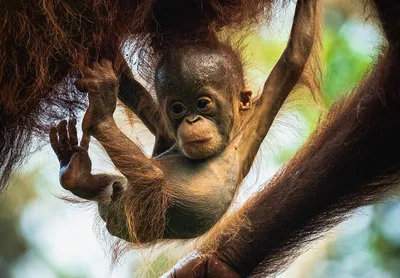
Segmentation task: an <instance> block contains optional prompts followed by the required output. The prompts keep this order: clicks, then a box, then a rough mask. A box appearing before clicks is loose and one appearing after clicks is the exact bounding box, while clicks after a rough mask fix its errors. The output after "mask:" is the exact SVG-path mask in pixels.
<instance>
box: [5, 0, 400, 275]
mask: <svg viewBox="0 0 400 278" xmlns="http://www.w3.org/2000/svg"><path fill="white" fill-rule="evenodd" d="M352 2H353V1H347V0H325V1H324V4H325V32H324V55H323V56H324V57H323V58H324V66H325V73H324V83H323V93H324V96H323V105H322V107H316V106H315V104H313V103H312V102H311V101H310V94H309V93H308V92H299V93H297V94H296V97H292V101H290V102H289V103H288V104H287V105H285V109H284V110H283V111H282V113H280V115H279V118H278V119H277V120H276V122H275V123H274V126H273V129H272V130H271V132H270V134H269V135H268V137H267V138H266V140H265V142H264V144H263V146H262V150H261V152H260V154H259V156H258V158H257V161H256V163H255V166H254V169H253V170H252V172H251V173H250V174H249V176H248V177H247V178H246V181H245V183H244V185H243V186H242V188H241V190H240V194H239V197H238V200H237V201H236V203H235V204H234V206H233V209H234V208H235V207H237V206H239V205H240V204H241V203H243V202H244V201H245V200H246V199H247V198H248V197H249V196H251V194H253V193H254V192H255V191H257V190H259V189H260V188H261V187H262V184H265V182H266V181H268V179H269V178H270V177H271V176H272V175H273V174H274V173H275V172H276V171H277V170H279V168H280V167H281V166H282V165H283V164H284V163H285V161H287V160H288V159H290V157H292V156H293V154H294V153H295V152H296V150H297V148H298V147H299V146H300V145H301V144H302V143H303V142H304V140H306V138H307V136H308V135H309V133H310V132H311V131H312V130H313V128H314V126H315V124H316V121H317V119H318V114H319V113H323V112H324V111H326V110H327V109H328V108H329V107H330V106H331V105H332V103H333V102H335V101H336V100H337V99H338V98H340V97H345V96H346V94H348V93H349V92H350V91H351V89H352V88H353V87H355V86H356V85H357V82H358V81H359V80H360V79H361V78H362V76H363V75H364V74H365V72H367V71H368V68H369V67H370V66H371V64H372V63H373V61H374V58H375V56H376V54H377V53H378V48H379V44H380V42H381V40H382V38H381V37H380V35H379V32H378V29H377V27H376V26H375V25H374V24H373V23H372V22H368V21H367V22H366V21H364V14H365V11H364V7H363V6H362V5H361V4H358V3H356V4H354V3H352ZM355 2H361V1H355ZM293 11H294V3H293V5H291V9H289V11H285V12H277V13H276V16H275V17H276V20H274V23H273V26H268V27H262V28H260V30H259V32H257V33H256V34H252V35H249V38H248V39H247V40H246V44H247V47H246V53H245V58H246V60H247V76H248V81H249V86H250V87H252V88H253V89H254V90H255V91H260V89H261V88H262V84H263V83H264V81H265V78H266V76H267V75H268V73H269V72H270V70H271V68H272V67H273V65H274V64H275V62H276V61H277V60H278V58H279V56H280V54H281V53H282V51H283V49H284V47H285V44H286V42H287V39H288V34H289V31H290V27H291V21H292V17H293ZM118 122H119V124H120V126H121V128H123V129H124V131H125V132H126V133H127V134H128V135H129V136H130V137H131V138H133V139H134V140H136V141H138V142H140V143H141V145H142V146H143V148H144V149H145V150H147V151H149V150H150V149H151V145H152V142H153V138H152V137H151V135H150V134H149V133H148V132H146V130H145V129H144V128H143V126H141V125H140V124H138V125H136V126H135V128H134V129H132V126H131V125H130V120H129V119H128V118H127V117H126V116H125V114H124V113H119V114H118ZM39 143H40V142H39ZM90 155H91V158H92V160H93V163H94V170H95V171H96V172H104V171H106V172H110V171H115V170H114V169H113V166H112V164H111V163H110V162H109V160H108V158H107V157H106V156H105V155H104V151H102V149H101V148H100V147H99V146H98V144H96V143H95V142H93V143H92V144H91V149H90ZM58 170H59V168H58V162H57V159H56V156H55V155H54V154H53V153H52V150H51V149H50V148H49V147H48V146H46V147H44V148H42V149H41V150H40V151H39V152H36V153H35V154H34V155H33V156H31V158H30V159H29V161H28V163H26V164H25V165H24V167H23V170H22V171H21V172H20V173H19V174H18V175H15V176H14V178H13V181H12V182H11V185H10V188H9V190H8V191H7V192H6V194H5V195H2V196H0V278H22V277H24V278H31V277H41V278H53V277H63V278H69V277H71V278H75V277H81V278H83V277H89V278H91V277H95V278H97V277H98V278H102V277H158V275H160V274H161V273H163V272H164V271H165V270H166V269H168V267H169V265H171V264H173V263H174V261H175V260H176V259H178V258H179V257H181V256H182V255H183V254H184V252H186V250H188V248H189V247H190V242H189V243H177V244H173V245H171V244H170V245H168V246H156V247H155V248H154V249H153V250H148V251H135V250H133V251H130V252H128V253H126V254H125V255H124V256H122V257H121V258H120V260H119V261H118V262H117V263H114V264H111V261H112V251H110V250H111V249H110V248H111V246H112V242H113V239H112V238H111V237H108V236H107V235H105V234H104V233H103V232H101V231H102V224H101V222H99V221H98V219H97V216H96V208H95V207H93V206H90V205H87V204H79V205H74V204H69V203H66V202H64V201H62V200H61V199H60V198H59V197H60V196H65V195H66V192H64V191H62V190H61V188H60V186H59V183H58ZM398 204H400V199H396V198H394V199H392V200H391V201H388V202H387V203H385V204H379V205H375V206H370V207H365V208H362V209H359V210H358V211H356V212H355V213H354V215H353V216H351V217H350V218H349V219H348V220H347V221H346V222H345V223H342V224H341V225H339V227H337V228H336V229H334V230H333V231H331V232H330V233H329V234H328V235H327V236H326V237H325V238H324V239H322V240H320V241H319V242H316V243H314V244H313V245H312V246H310V248H309V250H307V251H305V252H304V253H303V254H302V255H301V256H300V257H299V258H298V259H297V260H296V262H294V263H293V264H292V265H291V266H290V267H289V268H288V269H287V270H286V271H285V272H283V273H281V274H280V275H279V277H295V278H297V277H310V278H311V277H345V278H347V277H349V278H352V277H365V278H366V277H371V278H372V277H379V278H386V277H387V278H389V277H400V223H399V222H397V221H396V220H398V219H400V206H399V205H398ZM96 223H100V224H96ZM178 247H179V248H178Z"/></svg>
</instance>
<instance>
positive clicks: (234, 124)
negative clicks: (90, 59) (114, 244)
mask: <svg viewBox="0 0 400 278" xmlns="http://www.w3.org/2000/svg"><path fill="white" fill-rule="evenodd" d="M297 5H298V6H297V12H296V15H295V18H294V24H293V28H292V34H291V37H290V40H289V43H288V46H287V48H286V49H285V51H284V53H283V54H282V57H281V59H280V60H279V61H278V63H277V65H276V66H275V67H274V69H273V70H272V72H271V74H270V76H269V77H268V79H267V81H266V82H265V85H264V89H263V91H262V93H261V95H260V97H259V98H258V99H257V100H256V101H254V102H252V101H251V91H249V90H247V89H246V88H245V86H244V81H243V80H244V77H243V73H242V68H241V63H240V60H239V59H240V58H239V57H238V56H237V55H235V52H234V51H233V50H232V49H231V48H230V47H229V46H228V45H224V44H222V43H219V44H213V45H210V44H201V43H197V44H192V45H185V46H182V47H177V48H174V49H172V50H171V51H169V52H166V53H164V56H163V59H162V60H161V62H160V64H159V66H158V67H157V70H156V78H155V85H156V93H157V98H158V100H159V103H160V106H157V105H155V103H154V101H153V100H152V99H151V97H149V96H148V93H146V92H145V90H144V88H143V87H142V86H140V85H139V84H138V83H137V82H136V81H135V80H134V79H133V78H132V76H131V74H129V72H123V73H122V76H121V77H120V81H121V84H125V85H124V86H126V84H131V86H130V87H132V88H136V89H137V91H134V92H133V93H132V94H133V95H134V97H129V94H127V91H126V88H125V87H119V86H118V85H119V84H118V83H119V82H118V78H117V75H116V73H115V72H114V69H113V66H112V64H111V63H110V62H109V61H106V60H102V61H100V63H94V64H93V66H92V67H90V68H87V69H86V70H85V72H84V77H83V78H81V79H80V80H78V81H77V82H76V86H77V87H78V88H79V89H80V90H81V91H87V92H88V94H89V107H88V109H87V112H86V114H85V117H84V119H83V124H82V127H83V133H84V142H87V141H88V140H87V139H86V138H87V137H88V136H93V137H95V138H96V139H97V140H98V141H99V142H100V143H101V144H102V146H103V147H104V149H105V150H106V151H107V153H108V155H109V156H110V158H111V160H112V162H113V163H114V165H115V166H116V167H117V168H118V170H119V171H120V172H121V174H122V175H123V177H115V176H108V178H104V177H103V176H101V177H100V176H99V175H93V174H91V173H90V170H91V169H90V167H85V168H83V167H79V165H77V163H81V164H84V165H90V158H89V156H88V155H87V153H86V151H87V146H86V145H87V143H85V144H84V145H83V146H82V145H81V148H78V147H77V137H76V132H75V131H74V123H71V124H70V125H69V126H68V131H67V125H66V124H65V123H62V124H60V125H59V126H58V128H57V129H52V132H51V134H50V137H51V142H52V145H53V148H54V150H55V152H56V153H57V155H58V156H59V157H60V158H62V159H61V160H60V163H61V164H60V166H61V171H60V181H61V183H62V186H63V187H64V188H66V189H68V190H70V191H71V192H72V193H74V194H76V195H78V196H80V197H82V198H86V199H91V200H96V201H98V202H99V208H100V211H101V216H102V217H103V219H104V220H105V221H106V222H107V229H108V231H109V232H110V233H111V234H113V235H115V236H118V237H120V238H123V239H125V240H127V241H132V242H137V241H139V242H142V243H143V242H153V241H156V240H159V239H161V238H167V239H171V238H181V239H182V238H193V237H197V236H199V235H201V234H203V233H205V232H206V231H208V230H209V229H210V228H211V227H212V226H213V225H214V224H215V223H216V222H217V221H218V220H219V219H220V218H221V216H222V215H223V214H224V213H225V212H226V210H227V209H228V207H229V205H230V204H231V201H232V199H233V197H234V195H235V192H236V190H237V188H238V186H239V185H240V183H241V182H242V180H243V179H244V178H245V177H246V175H247V173H248V172H249V170H250V167H251V165H252V163H253V161H254V158H255V156H256V154H257V151H258V149H259V147H260V145H261V143H262V141H263V139H264V137H265V136H266V134H267V132H268V130H269V128H270V126H271V124H272V122H273V120H274V118H275V115H276V114H277V112H278V110H279V108H280V107H281V105H282V104H283V102H284V100H285V99H286V97H287V95H288V94H289V93H290V91H291V90H292V89H293V87H294V86H295V84H296V83H297V81H298V80H299V78H300V76H301V74H302V71H303V69H304V67H305V64H306V62H307V59H308V56H309V54H310V52H311V48H312V45H313V36H314V28H313V26H314V25H313V22H314V21H313V20H314V17H315V13H313V11H314V10H315V0H313V1H304V2H303V1H299V2H298V4H297ZM118 94H119V95H120V96H121V98H122V99H124V102H125V103H127V104H128V107H130V108H131V109H133V111H134V112H135V113H136V114H137V115H138V116H139V117H140V118H142V119H143V122H144V123H145V124H146V126H148V128H149V130H150V131H151V132H152V133H153V134H154V135H155V136H156V144H155V149H157V151H156V150H155V151H154V156H153V157H152V158H148V157H146V155H145V154H144V153H143V152H142V150H141V149H140V148H139V147H138V146H137V145H136V144H135V143H134V142H132V141H131V140H130V139H129V138H128V137H126V136H125V135H124V134H123V133H122V132H121V130H120V129H119V128H118V126H117V125H116V123H115V121H114V119H113V112H114V110H115V103H116V99H117V95H118ZM135 97H136V99H140V102H139V103H137V104H135V103H129V102H130V100H134V99H135ZM143 107H149V108H150V111H152V112H151V113H149V111H148V110H145V109H142V108H143ZM152 114H153V115H154V118H152ZM70 129H72V131H71V130H70ZM170 134H172V136H171V135H170ZM162 150H165V151H164V152H162ZM78 151H79V152H80V153H79V154H76V152H78ZM64 152H67V153H65V154H64ZM77 158H80V159H77ZM75 164H76V165H75ZM64 175H67V176H66V177H64ZM64 181H68V182H64ZM86 191H88V192H86ZM112 192H114V194H112Z"/></svg>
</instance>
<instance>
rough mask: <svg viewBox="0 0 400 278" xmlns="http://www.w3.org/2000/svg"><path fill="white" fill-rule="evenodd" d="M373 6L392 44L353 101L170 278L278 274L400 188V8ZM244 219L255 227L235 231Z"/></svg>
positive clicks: (339, 105) (322, 126) (333, 114)
mask: <svg viewBox="0 0 400 278" xmlns="http://www.w3.org/2000/svg"><path fill="white" fill-rule="evenodd" d="M370 3H371V4H372V5H373V4H376V10H377V14H378V19H379V21H380V22H381V23H382V27H383V31H384V34H385V35H386V38H387V40H388V45H387V46H386V47H385V48H384V50H383V51H382V54H381V55H380V57H379V58H378V61H377V63H376V65H375V66H374V67H373V69H372V70H371V72H370V73H368V74H367V75H366V77H365V78H364V80H363V81H362V82H361V83H360V86H359V87H358V88H357V89H356V90H355V92H354V93H353V94H352V95H351V96H350V97H349V99H347V100H342V101H340V102H338V103H337V104H335V105H334V106H333V107H332V109H331V110H330V112H329V114H328V115H327V117H326V119H324V120H323V121H322V122H321V123H320V125H319V128H318V130H316V131H315V133H314V134H313V135H312V136H311V138H310V139H309V140H308V142H307V143H306V144H305V145H304V146H303V147H302V148H301V149H300V151H299V152H298V153H297V154H296V156H295V157H294V158H293V159H292V160H291V161H290V163H289V164H288V165H287V166H286V167H285V168H284V169H283V170H282V171H281V172H280V173H278V174H277V175H276V177H275V178H274V179H273V181H272V182H271V183H270V184H269V185H268V187H267V188H265V189H264V190H262V191H261V192H260V193H259V194H257V195H256V196H255V197H254V198H252V199H251V200H249V201H248V202H247V203H246V205H245V206H244V207H243V208H242V209H240V210H239V211H238V212H237V213H235V214H234V215H232V216H230V217H232V219H230V218H229V217H228V218H227V219H224V220H223V221H221V222H220V223H221V224H220V225H218V226H217V227H215V229H214V231H213V232H211V233H210V234H209V235H208V238H207V239H206V241H205V243H204V245H203V246H202V247H201V248H200V250H201V251H202V253H203V254H202V255H195V256H194V257H192V258H191V259H190V260H189V261H186V262H184V263H181V264H180V265H178V266H177V267H176V268H175V270H173V271H171V272H170V273H169V275H171V276H172V277H217V276H215V274H214V273H216V271H220V269H221V266H220V265H221V262H224V263H225V264H226V265H225V266H224V267H223V269H224V270H225V271H226V272H225V273H226V276H227V277H246V276H249V275H250V276H256V277H265V276H268V275H272V274H274V273H277V272H278V271H281V270H282V269H283V268H284V267H285V266H287V264H288V263H290V262H291V261H292V260H293V259H294V258H295V257H296V256H297V255H298V254H299V253H300V252H301V250H302V247H304V246H305V245H307V244H309V243H310V241H312V240H314V239H316V238H318V237H320V236H321V235H323V233H324V232H326V231H327V230H329V229H330V228H332V227H333V226H334V225H336V224H337V223H339V222H340V221H342V220H343V219H344V218H345V217H346V215H348V213H349V212H351V211H352V210H354V209H355V208H358V207H360V206H364V205H368V204H372V203H374V202H377V201H380V200H382V199H383V198H384V197H387V194H388V193H390V192H391V190H392V189H395V188H396V187H397V186H398V184H399V181H400V179H399V178H400V144H399V142H400V121H399V119H400V79H399V76H400V21H399V19H398V16H397V13H396V11H398V9H399V8H400V5H399V4H398V2H397V1H370ZM238 218H239V219H240V218H245V219H247V220H248V224H247V225H246V226H243V227H241V228H240V229H236V228H235V229H232V227H235V224H234V223H236V219H238ZM214 263H218V266H216V267H214V265H215V264H214ZM204 270H207V272H203V271H204ZM219 275H220V276H225V275H224V274H222V275H221V273H219Z"/></svg>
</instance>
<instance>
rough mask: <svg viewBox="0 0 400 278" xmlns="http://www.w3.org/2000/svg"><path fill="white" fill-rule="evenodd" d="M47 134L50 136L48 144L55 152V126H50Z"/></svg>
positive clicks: (56, 137) (56, 142)
mask: <svg viewBox="0 0 400 278" xmlns="http://www.w3.org/2000/svg"><path fill="white" fill-rule="evenodd" d="M49 136H50V145H51V147H52V148H53V151H54V152H55V153H57V145H58V136H57V128H55V127H52V128H50V132H49Z"/></svg>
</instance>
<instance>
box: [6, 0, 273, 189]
mask: <svg viewBox="0 0 400 278" xmlns="http://www.w3.org/2000/svg"><path fill="white" fill-rule="evenodd" d="M274 2H275V0H208V1H187V0H175V1H156V0H115V1H114V0H113V1H111V0H73V1H56V0H43V1H39V0H29V1H14V0H4V1H2V2H1V3H0V138H1V140H0V172H1V173H2V174H1V178H0V190H2V189H3V188H4V186H5V184H6V181H7V179H8V177H9V175H10V173H11V171H12V169H13V168H14V166H15V165H16V164H18V163H19V162H21V159H22V158H23V157H25V156H26V155H28V154H29V147H30V142H31V139H32V138H33V137H34V136H41V135H43V132H44V131H47V129H48V126H49V125H50V124H54V122H56V121H58V120H60V119H62V118H65V117H66V116H70V115H73V114H74V113H75V112H76V111H77V110H78V109H80V108H82V107H83V106H84V105H83V104H84V101H83V100H82V96H81V95H80V94H79V93H76V92H75V91H74V90H71V87H70V86H69V84H68V82H64V83H62V82H63V80H64V79H65V77H68V76H76V74H77V73H78V72H79V71H80V70H82V69H83V68H84V67H85V66H87V65H88V63H89V62H90V61H93V60H96V59H97V58H98V57H99V56H102V57H107V58H109V59H111V60H113V62H114V65H115V66H116V68H118V67H119V62H121V46H122V44H123V43H124V42H125V41H126V39H128V38H138V39H144V40H149V41H151V42H152V43H153V45H154V46H156V47H158V48H161V47H168V46H169V45H171V43H170V42H173V41H177V40H178V41H183V40H184V41H187V40H198V39H201V40H204V39H207V38H213V35H210V34H213V31H214V30H215V29H219V28H220V27H222V26H225V25H227V24H229V25H237V26H244V25H248V24H251V23H254V22H256V21H257V20H259V18H260V17H259V15H260V14H262V11H263V9H264V8H265V9H266V10H267V11H270V10H271V6H272V5H273V4H274ZM165 3H167V4H165ZM177 11H182V15H181V16H176V12H177ZM188 18H190V21H188V20H187V19H188ZM267 18H268V17H266V19H267ZM183 22H184V23H183ZM188 22H190V24H186V23H188Z"/></svg>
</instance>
